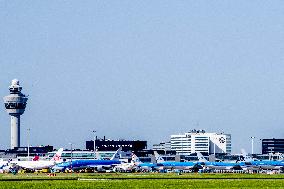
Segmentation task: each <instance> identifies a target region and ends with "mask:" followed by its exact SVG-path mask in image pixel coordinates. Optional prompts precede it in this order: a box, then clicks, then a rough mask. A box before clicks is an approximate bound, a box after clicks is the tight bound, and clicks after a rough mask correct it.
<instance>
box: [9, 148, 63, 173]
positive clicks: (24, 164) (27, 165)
mask: <svg viewBox="0 0 284 189" xmlns="http://www.w3.org/2000/svg"><path fill="white" fill-rule="evenodd" d="M62 152H63V148H60V149H59V150H58V151H57V152H56V153H55V155H54V156H53V157H52V159H51V160H49V161H46V160H37V161H11V162H10V165H11V167H12V168H16V169H20V168H22V169H28V170H39V169H45V168H50V167H52V166H54V165H55V164H56V163H59V162H61V161H62V160H61V154H62ZM36 159H37V158H36Z"/></svg>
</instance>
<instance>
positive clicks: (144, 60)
mask: <svg viewBox="0 0 284 189" xmlns="http://www.w3.org/2000/svg"><path fill="white" fill-rule="evenodd" d="M283 9H284V2H283V1H276V0H275V1H245V0H244V1H133V0H131V1H0V96H5V95H7V94H8V86H9V85H10V82H11V80H12V79H14V78H18V79H19V80H20V82H21V84H22V86H23V88H24V89H23V92H24V93H26V94H29V95H30V99H29V101H28V105H27V109H26V112H25V114H24V115H23V116H22V120H21V121H22V125H21V129H22V138H21V143H22V145H24V144H26V133H27V132H26V130H27V128H31V137H32V139H31V143H32V144H33V145H34V146H36V145H41V144H44V145H46V144H51V145H54V146H55V147H61V146H63V147H68V146H69V145H68V143H69V142H72V143H74V144H75V148H76V147H78V148H84V147H85V140H90V139H92V137H93V134H92V132H91V131H92V130H94V129H95V130H97V134H98V135H99V136H100V137H103V136H104V135H106V137H107V138H114V139H139V140H148V141H149V147H151V145H152V144H153V143H158V142H160V141H167V140H169V138H170V135H171V134H178V133H183V132H186V131H189V130H191V129H205V130H206V131H208V132H225V133H231V134H232V141H233V152H236V153H237V152H240V149H241V148H245V149H247V151H250V136H256V137H257V138H256V142H255V143H256V144H255V149H256V150H257V151H260V140H259V139H261V138H271V137H275V138H283V137H284V131H283V129H282V128H283V124H284V116H283V115H284V58H283V56H284V54H283V52H284V22H283V20H284V12H283ZM0 130H1V133H2V136H1V137H0V149H6V148H8V147H9V146H10V118H9V116H8V115H7V114H6V113H5V109H4V105H3V106H2V108H1V109H0Z"/></svg>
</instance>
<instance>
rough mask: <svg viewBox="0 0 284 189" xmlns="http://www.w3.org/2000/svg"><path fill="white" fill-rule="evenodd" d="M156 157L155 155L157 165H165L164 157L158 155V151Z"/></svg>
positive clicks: (155, 153)
mask: <svg viewBox="0 0 284 189" xmlns="http://www.w3.org/2000/svg"><path fill="white" fill-rule="evenodd" d="M154 155H155V158H156V161H157V163H163V162H165V160H164V158H163V157H162V156H160V154H158V152H157V151H154Z"/></svg>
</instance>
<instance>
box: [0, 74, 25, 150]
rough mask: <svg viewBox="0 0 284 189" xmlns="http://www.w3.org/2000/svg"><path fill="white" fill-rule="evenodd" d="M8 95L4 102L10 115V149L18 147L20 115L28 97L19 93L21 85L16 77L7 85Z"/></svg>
mask: <svg viewBox="0 0 284 189" xmlns="http://www.w3.org/2000/svg"><path fill="white" fill-rule="evenodd" d="M9 90H10V95H8V96H5V97H4V98H3V99H4V104H5V108H6V111H7V113H8V114H9V115H10V116H11V149H14V148H15V147H20V116H21V115H22V114H23V113H24V111H25V108H26V104H27V100H28V97H27V96H26V95H24V94H23V93H21V90H22V87H21V86H20V82H19V80H17V79H13V80H12V83H11V86H10V87H9Z"/></svg>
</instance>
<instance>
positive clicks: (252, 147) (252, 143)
mask: <svg viewBox="0 0 284 189" xmlns="http://www.w3.org/2000/svg"><path fill="white" fill-rule="evenodd" d="M250 138H251V154H253V139H255V137H250Z"/></svg>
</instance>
